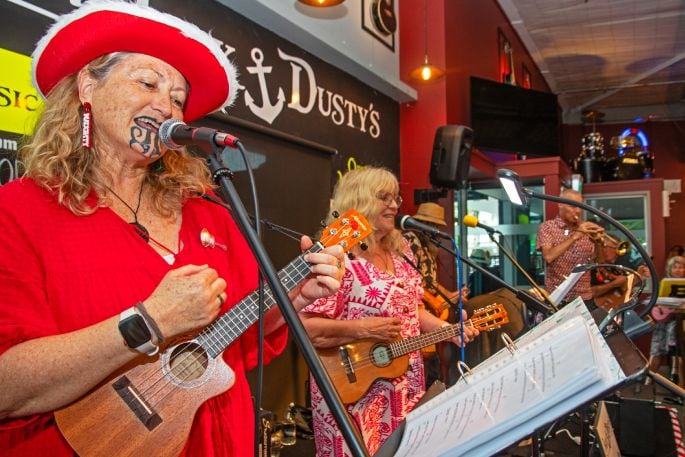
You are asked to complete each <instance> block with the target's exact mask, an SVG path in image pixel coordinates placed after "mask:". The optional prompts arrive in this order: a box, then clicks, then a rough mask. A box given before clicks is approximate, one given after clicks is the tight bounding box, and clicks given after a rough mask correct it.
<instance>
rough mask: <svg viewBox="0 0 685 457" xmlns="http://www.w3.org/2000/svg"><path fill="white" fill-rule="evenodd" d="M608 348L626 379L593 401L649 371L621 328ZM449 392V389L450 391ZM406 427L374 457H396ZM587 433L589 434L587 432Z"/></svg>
mask: <svg viewBox="0 0 685 457" xmlns="http://www.w3.org/2000/svg"><path fill="white" fill-rule="evenodd" d="M604 339H605V341H606V343H607V345H608V347H609V348H610V349H611V352H612V354H613V355H614V357H615V358H616V360H617V361H618V363H619V365H620V367H621V369H622V370H623V372H624V374H625V375H626V377H625V379H624V380H623V381H622V382H620V383H618V384H616V385H613V386H611V388H609V389H607V390H605V391H604V392H602V393H601V394H600V395H598V396H597V397H596V398H595V399H593V400H591V402H592V401H596V400H598V399H600V398H603V397H605V396H606V395H609V394H611V393H612V392H613V391H614V390H616V389H618V388H620V387H622V386H625V385H628V384H630V383H632V382H639V380H640V379H641V378H642V377H643V375H644V373H645V371H646V370H647V359H645V357H644V356H643V355H642V353H641V352H640V350H639V349H638V348H637V347H636V346H635V345H634V344H633V342H632V341H631V340H630V339H629V338H628V337H627V336H626V335H625V334H624V332H623V331H622V330H621V329H620V328H619V327H616V328H615V329H613V330H612V333H611V334H609V335H607V336H605V337H604ZM448 392H449V389H448ZM588 404H589V403H588V402H583V403H579V404H577V405H574V406H573V407H571V408H569V409H568V410H567V411H559V414H558V416H557V419H559V418H562V417H565V416H566V415H568V414H569V413H571V412H572V411H576V410H581V411H582V410H583V409H585V408H586V407H587V405H588ZM585 422H586V423H587V424H589V421H585ZM405 426H406V420H404V421H402V423H401V424H400V425H399V426H398V428H397V429H396V430H395V431H394V432H393V433H392V435H390V437H389V438H388V440H387V441H386V442H385V443H384V444H383V446H381V448H380V449H379V450H378V452H376V454H374V457H392V456H394V455H395V453H396V452H397V450H398V448H399V445H400V442H401V440H402V436H403V434H404V429H405ZM585 433H587V432H585ZM527 436H530V433H522V434H521V435H520V436H516V437H512V440H511V443H510V444H514V443H516V442H518V441H520V440H521V439H523V438H526V437H527ZM583 439H584V440H585V441H584V443H586V444H585V451H584V452H586V453H585V454H582V455H587V450H588V447H587V437H585V438H582V439H581V441H582V442H583ZM582 442H581V449H583V447H582V446H583V444H582ZM505 448H506V447H503V448H502V449H505ZM535 452H536V450H535V449H533V455H539V454H536V453H535Z"/></svg>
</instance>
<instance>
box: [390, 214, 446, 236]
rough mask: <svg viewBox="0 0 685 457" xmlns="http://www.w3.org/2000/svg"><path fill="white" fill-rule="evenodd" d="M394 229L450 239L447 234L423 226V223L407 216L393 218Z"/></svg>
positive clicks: (400, 215)
mask: <svg viewBox="0 0 685 457" xmlns="http://www.w3.org/2000/svg"><path fill="white" fill-rule="evenodd" d="M395 227H397V228H398V229H400V230H418V231H419V232H424V233H427V234H429V235H430V236H432V237H436V236H439V237H442V238H447V239H448V240H451V239H452V237H451V236H449V235H448V234H447V233H445V232H441V231H440V230H438V229H436V228H435V227H432V226H430V225H428V224H424V223H423V222H420V221H418V220H416V219H414V218H413V217H411V216H409V215H407V214H398V215H397V216H395Z"/></svg>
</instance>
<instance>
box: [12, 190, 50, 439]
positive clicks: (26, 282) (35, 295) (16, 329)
mask: <svg viewBox="0 0 685 457" xmlns="http://www.w3.org/2000/svg"><path fill="white" fill-rule="evenodd" d="M31 187H34V186H33V185H32V184H28V183H27V182H26V181H25V180H17V181H15V182H13V183H10V184H6V185H5V186H2V187H1V188H0V227H2V230H0V355H1V354H3V353H5V352H6V351H7V350H8V349H10V348H12V347H14V346H16V345H17V344H19V343H22V342H24V341H27V340H30V339H34V338H39V337H43V336H47V335H53V334H56V333H58V331H57V325H56V324H55V322H54V320H53V319H52V316H53V314H52V312H51V311H50V309H49V307H48V304H47V299H46V294H45V283H44V280H43V277H44V271H43V268H42V263H41V261H40V256H39V254H38V253H37V252H36V251H35V250H34V248H33V246H34V244H35V243H32V242H31V235H30V233H31V230H32V228H33V227H34V225H35V221H37V220H40V219H41V216H42V215H41V214H40V209H39V205H35V204H33V203H32V202H31V201H30V198H28V197H27V196H26V192H24V191H25V190H29V189H30V188H31ZM36 211H38V213H37V214H36ZM41 417H43V418H44V417H45V415H34V416H29V417H23V418H17V419H5V420H0V431H7V430H13V429H20V428H23V427H24V426H26V425H27V424H30V423H32V422H34V421H36V420H37V419H39V418H41ZM16 433H19V434H21V433H22V432H21V431H17V432H16ZM7 436H9V435H3V434H0V449H7V448H6V447H3V443H2V441H3V440H4V439H5V438H6V437H7Z"/></svg>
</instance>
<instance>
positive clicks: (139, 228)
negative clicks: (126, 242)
mask: <svg viewBox="0 0 685 457" xmlns="http://www.w3.org/2000/svg"><path fill="white" fill-rule="evenodd" d="M143 185H145V180H143V182H141V183H140V190H139V191H138V204H137V205H136V209H135V210H134V209H133V208H131V207H130V206H129V204H128V203H126V202H125V201H124V199H123V198H121V197H120V196H119V195H117V193H116V192H114V191H113V190H112V188H110V187H109V186H105V188H106V189H107V190H108V191H110V192H111V193H112V195H114V196H115V197H116V198H117V199H118V200H119V201H120V202H121V203H123V204H124V206H126V208H128V209H129V210H130V211H131V212H132V213H133V222H129V223H130V224H131V225H132V226H133V228H134V229H135V230H136V233H138V235H140V237H141V238H142V239H144V240H145V242H146V243H147V242H149V241H150V232H149V231H148V229H146V228H145V226H144V225H143V224H141V223H140V222H138V210H140V201H141V199H142V196H143Z"/></svg>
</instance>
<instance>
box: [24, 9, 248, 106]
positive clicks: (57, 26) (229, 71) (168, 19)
mask: <svg viewBox="0 0 685 457" xmlns="http://www.w3.org/2000/svg"><path fill="white" fill-rule="evenodd" d="M98 12H118V13H123V14H126V15H130V16H136V17H140V18H143V19H147V20H150V21H154V22H157V23H159V24H163V25H165V26H167V27H172V28H175V29H177V30H178V31H180V32H181V34H182V35H183V36H185V37H187V38H190V39H191V40H193V41H195V42H196V43H198V44H200V45H202V46H204V47H205V48H206V49H207V50H208V51H209V52H210V53H211V55H212V56H213V57H214V58H215V59H216V62H217V64H218V65H219V66H221V67H222V68H223V70H224V72H225V74H226V79H227V82H228V88H227V95H226V99H225V101H224V102H223V103H221V104H220V105H219V106H216V107H214V108H213V109H212V111H208V112H207V113H204V114H208V113H209V112H213V111H217V110H223V109H224V108H227V107H229V106H231V105H232V104H233V103H234V102H235V100H236V98H237V94H238V88H239V84H238V75H237V70H236V68H235V67H234V66H233V65H232V64H231V63H230V62H229V60H228V59H227V58H226V55H225V54H224V52H223V51H222V50H221V47H220V46H219V45H218V44H217V42H216V41H215V40H214V39H213V38H212V36H211V35H210V34H209V33H207V32H205V31H203V30H201V29H200V28H199V27H197V26H196V25H194V24H191V23H189V22H186V21H184V20H182V19H180V18H178V17H176V16H173V15H171V14H168V13H163V12H161V11H158V10H156V9H153V8H150V7H145V6H141V5H138V4H135V3H128V2H124V1H116V0H90V1H89V2H87V3H85V4H84V5H83V6H81V7H80V8H78V9H76V10H74V11H72V12H71V13H68V14H65V15H62V16H60V17H59V18H58V19H57V21H56V22H55V23H54V24H53V25H52V26H51V27H50V28H49V29H48V31H47V32H46V34H45V35H44V36H43V37H42V38H41V39H40V40H39V41H38V43H37V45H36V49H35V50H34V52H33V54H32V57H33V65H32V71H31V78H32V80H33V83H34V86H35V87H36V88H37V89H38V91H39V93H40V95H41V96H42V97H43V98H45V95H46V94H44V93H43V88H42V87H40V85H39V83H38V80H37V68H38V65H39V63H40V61H41V57H42V56H43V53H44V51H45V50H46V48H47V47H48V46H49V45H50V43H51V41H52V39H53V38H55V36H56V35H57V34H58V33H59V32H60V31H62V30H64V29H65V28H67V27H68V26H70V25H71V24H73V23H74V22H75V21H77V20H79V19H82V18H85V17H86V16H88V15H90V14H93V13H98ZM120 51H122V52H126V51H130V52H137V51H132V50H128V49H121V50H120ZM198 65H200V64H199V63H198ZM66 76H69V74H65V75H64V77H66ZM184 76H186V75H184ZM186 78H187V76H186ZM58 82H59V81H56V82H55V83H58ZM189 82H190V83H192V81H189ZM52 87H54V85H53V86H52ZM192 89H193V88H192V86H191V91H192Z"/></svg>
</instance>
